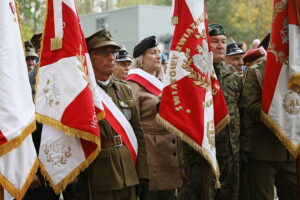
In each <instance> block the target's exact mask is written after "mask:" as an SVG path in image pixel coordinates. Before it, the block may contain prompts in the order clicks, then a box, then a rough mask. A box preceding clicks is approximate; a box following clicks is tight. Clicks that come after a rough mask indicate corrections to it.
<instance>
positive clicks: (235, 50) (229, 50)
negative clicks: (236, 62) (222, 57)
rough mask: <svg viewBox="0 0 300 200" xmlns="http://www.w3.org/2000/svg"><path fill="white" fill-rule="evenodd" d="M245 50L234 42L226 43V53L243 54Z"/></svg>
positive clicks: (228, 54)
mask: <svg viewBox="0 0 300 200" xmlns="http://www.w3.org/2000/svg"><path fill="white" fill-rule="evenodd" d="M244 53H245V52H244V51H243V50H242V49H240V48H239V47H238V46H237V44H236V43H231V44H228V45H227V51H226V55H227V56H230V55H236V54H244Z"/></svg>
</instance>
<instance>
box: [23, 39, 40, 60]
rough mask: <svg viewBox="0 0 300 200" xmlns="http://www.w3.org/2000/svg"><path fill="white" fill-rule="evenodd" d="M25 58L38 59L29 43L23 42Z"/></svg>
mask: <svg viewBox="0 0 300 200" xmlns="http://www.w3.org/2000/svg"><path fill="white" fill-rule="evenodd" d="M24 46H25V55H26V57H39V56H38V55H37V53H36V51H35V48H34V47H33V45H32V43H31V42H30V41H25V42H24Z"/></svg>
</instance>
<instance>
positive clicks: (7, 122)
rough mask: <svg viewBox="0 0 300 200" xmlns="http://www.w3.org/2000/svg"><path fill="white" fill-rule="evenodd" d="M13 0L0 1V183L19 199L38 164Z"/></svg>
mask: <svg viewBox="0 0 300 200" xmlns="http://www.w3.org/2000/svg"><path fill="white" fill-rule="evenodd" d="M19 23H20V22H19V18H18V14H17V9H16V4H15V1H14V0H6V1H0V96H1V98H0V186H1V187H2V188H4V189H5V190H7V191H8V192H9V193H10V194H11V195H12V196H13V197H15V198H16V199H18V200H19V199H22V198H23V196H24V194H25V192H26V191H27V189H28V187H29V186H30V184H31V181H32V178H33V176H34V175H35V173H36V171H37V167H38V159H37V155H36V151H35V148H34V144H33V141H32V137H31V132H33V131H34V130H35V110H34V104H33V100H32V95H31V94H32V93H31V87H30V84H29V79H28V72H27V66H26V61H25V55H24V47H23V44H22V39H21V33H20V24H19Z"/></svg>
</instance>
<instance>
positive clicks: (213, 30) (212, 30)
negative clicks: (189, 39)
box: [208, 24, 225, 36]
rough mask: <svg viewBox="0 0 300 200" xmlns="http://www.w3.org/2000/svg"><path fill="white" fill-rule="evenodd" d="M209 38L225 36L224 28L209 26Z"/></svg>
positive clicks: (214, 25) (216, 25)
mask: <svg viewBox="0 0 300 200" xmlns="http://www.w3.org/2000/svg"><path fill="white" fill-rule="evenodd" d="M208 32H209V36H217V35H225V31H224V28H223V27H222V26H221V25H220V24H209V25H208Z"/></svg>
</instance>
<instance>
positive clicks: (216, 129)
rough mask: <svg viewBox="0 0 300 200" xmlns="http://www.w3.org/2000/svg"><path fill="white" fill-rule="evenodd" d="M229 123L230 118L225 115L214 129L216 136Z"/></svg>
mask: <svg viewBox="0 0 300 200" xmlns="http://www.w3.org/2000/svg"><path fill="white" fill-rule="evenodd" d="M229 123H230V117H229V115H228V114H227V115H226V116H225V117H224V118H223V119H222V120H221V121H220V122H219V124H218V125H217V126H216V127H215V131H216V134H218V133H220V131H221V130H223V128H225V126H226V125H228V124H229Z"/></svg>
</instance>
